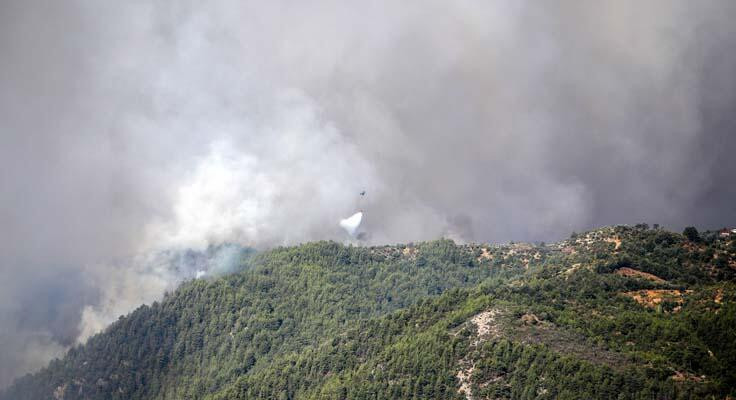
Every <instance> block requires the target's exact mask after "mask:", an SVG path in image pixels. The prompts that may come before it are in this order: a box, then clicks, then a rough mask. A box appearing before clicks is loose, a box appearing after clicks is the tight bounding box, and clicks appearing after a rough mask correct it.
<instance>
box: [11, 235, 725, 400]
mask: <svg viewBox="0 0 736 400" xmlns="http://www.w3.org/2000/svg"><path fill="white" fill-rule="evenodd" d="M241 264H242V265H241V267H240V270H239V271H238V272H236V273H233V274H230V275H227V276H224V277H221V278H218V279H214V280H194V281H190V282H187V283H185V284H184V285H182V286H181V287H180V288H179V289H178V290H176V291H175V292H174V293H172V294H169V295H167V296H166V297H165V298H164V299H163V300H162V301H161V302H157V303H154V304H153V305H151V306H141V307H140V308H138V309H137V310H135V311H134V312H132V313H131V314H129V315H128V316H125V317H121V318H120V320H118V321H117V322H115V323H114V324H112V325H111V326H110V327H109V328H107V329H106V330H105V332H103V333H101V334H98V335H96V336H94V337H92V338H91V339H90V340H89V341H88V342H87V343H86V344H85V345H84V346H79V347H77V348H74V349H72V350H71V351H70V352H69V353H68V354H67V355H66V357H64V358H63V359H61V360H56V361H53V362H52V363H51V364H50V365H49V366H48V367H47V368H45V369H44V370H42V371H40V372H38V373H36V374H33V375H29V376H26V377H24V378H22V379H19V380H18V381H17V382H16V383H15V384H14V385H13V386H11V387H10V388H9V389H8V390H7V391H6V392H5V393H4V394H3V395H0V398H1V399H49V398H52V399H186V398H191V399H196V398H208V399H250V398H263V399H302V398H311V399H374V398H416V399H426V398H446V399H464V398H466V399H484V398H524V399H526V398H616V397H618V398H647V399H649V398H704V397H709V396H714V397H715V398H724V397H726V396H729V395H730V396H734V395H736V368H735V367H736V331H735V330H734V327H735V326H736V302H735V301H736V298H735V297H736V292H735V291H734V289H736V283H735V281H734V277H735V276H736V237H734V236H729V237H722V236H719V235H717V234H715V233H709V234H704V235H702V238H691V239H687V238H685V237H683V236H682V235H679V234H675V233H671V232H667V231H664V230H661V229H649V228H648V227H647V226H644V225H638V226H636V227H608V228H601V229H598V230H594V231H591V232H587V233H585V234H580V235H573V237H571V238H570V239H569V240H566V241H563V242H560V243H555V244H552V245H530V244H509V245H477V244H476V245H456V244H455V243H453V242H451V241H448V240H440V241H434V242H427V243H421V244H416V245H398V246H382V247H346V246H342V245H339V244H336V243H332V242H318V243H310V244H305V245H301V246H298V247H292V248H279V249H275V250H272V251H268V252H264V253H261V254H258V255H256V256H253V257H248V258H244V259H243V260H242V263H241Z"/></svg>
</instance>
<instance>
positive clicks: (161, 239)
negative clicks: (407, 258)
mask: <svg viewBox="0 0 736 400" xmlns="http://www.w3.org/2000/svg"><path fill="white" fill-rule="evenodd" d="M734 17H736V3H734V2H731V1H726V0H724V1H711V2H707V3H704V2H699V3H695V2H687V1H672V0H666V1H665V0H661V1H659V0H655V1H649V2H646V3H641V2H634V1H617V2H588V1H560V2H555V3H554V4H553V3H549V4H547V3H539V2H531V1H530V2H526V1H504V0H499V1H471V0H467V1H465V0H463V1H457V2H453V3H451V4H448V3H446V2H434V1H429V2H422V4H421V5H417V4H413V5H412V4H410V3H398V2H370V3H366V2H337V1H329V0H328V1H324V2H319V3H316V4H315V3H311V4H307V3H293V2H281V1H272V2H267V3H263V2H235V1H227V0H222V1H213V2H207V3H206V4H205V3H199V2H186V1H185V2H168V1H158V2H147V1H140V2H121V3H116V4H114V5H110V4H103V3H96V2H87V1H69V2H63V3H61V2H58V3H45V4H41V3H40V2H33V1H30V2H29V1H14V0H11V1H5V2H3V3H2V5H0V51H2V54H3V57H2V58H1V59H0V88H2V90H0V227H1V228H0V254H2V260H1V262H0V273H1V274H2V276H3V278H4V279H3V281H2V283H0V327H1V328H0V387H2V386H4V385H7V384H8V383H9V382H10V380H11V379H12V378H13V377H15V376H17V375H19V374H22V373H24V372H27V371H30V370H34V369H37V368H39V367H41V366H42V365H43V364H44V363H46V362H47V361H48V360H49V359H50V358H51V357H54V356H57V355H59V354H61V353H62V352H63V351H64V349H66V348H67V347H68V346H70V345H72V344H73V343H76V342H78V341H81V340H84V338H85V337H87V336H88V335H90V334H92V333H94V332H97V331H99V330H100V329H101V328H102V327H104V326H105V325H106V324H107V323H109V321H111V320H114V319H115V318H117V316H118V315H120V314H124V313H126V312H128V311H130V310H132V309H133V308H135V307H136V306H137V305H139V304H140V303H142V302H151V301H153V300H155V299H157V298H160V296H161V295H162V293H163V292H164V291H165V290H170V289H172V288H173V287H175V286H176V284H178V283H179V282H181V281H182V280H184V279H190V278H194V277H196V276H197V273H198V271H207V273H215V272H210V271H215V270H217V268H215V267H214V265H219V264H218V263H217V262H215V261H207V262H206V263H205V264H206V265H205V264H201V265H198V264H197V263H194V264H192V263H189V264H186V265H189V267H186V268H180V267H177V265H179V264H178V263H177V262H176V260H177V258H176V257H177V256H171V255H172V254H185V253H186V252H187V249H192V251H194V252H199V254H204V256H203V257H210V258H211V259H212V260H215V259H218V256H214V255H213V253H211V252H208V251H209V250H208V249H210V248H211V246H213V245H217V244H219V243H224V242H230V243H236V244H239V245H243V246H247V247H253V248H268V247H270V246H274V245H281V244H295V243H299V242H303V241H308V240H315V239H337V240H340V239H341V238H342V237H344V232H342V231H341V230H340V228H339V226H337V225H336V224H334V221H338V220H339V219H340V218H341V216H345V215H350V214H351V213H353V212H355V210H356V209H358V208H361V209H364V210H365V211H366V212H367V214H366V215H370V218H367V219H366V221H364V226H363V227H362V229H364V230H366V231H368V232H370V233H371V235H370V238H369V239H368V242H369V243H391V242H407V241H418V240H424V239H432V238H436V237H439V236H442V235H445V236H450V237H453V238H456V239H458V240H474V241H508V240H527V241H535V240H545V241H551V240H556V239H559V238H562V237H564V236H566V235H567V234H569V233H570V232H571V231H573V230H582V229H586V228H589V227H594V226H599V225H607V224H618V223H636V222H642V221H646V222H650V223H660V224H662V225H664V226H668V227H671V228H673V229H681V228H682V227H683V226H685V225H692V224H694V225H698V226H700V227H703V228H708V227H713V228H715V227H720V226H723V225H736V208H735V207H736V185H734V184H733V183H734V175H733V171H735V170H736V156H735V154H736V139H735V138H734V136H733V132H734V129H736V124H735V123H734V117H733V116H734V115H736V76H735V75H734V74H733V71H734V70H736V57H735V56H734V55H733V51H732V49H733V48H734V45H736V32H734V31H735V30H736V25H734V24H733V23H732V21H733V20H734ZM362 190H366V191H367V194H366V196H365V198H364V199H362V200H361V201H362V204H360V206H359V207H358V204H357V201H358V199H357V193H359V192H360V191H362ZM223 254H224V253H223ZM223 258H224V259H229V260H231V261H230V262H231V263H232V257H230V258H228V257H226V256H223ZM208 260H209V258H208ZM203 263H204V261H203ZM224 264H228V262H224V263H223V265H224ZM203 265H204V266H203ZM223 270H227V267H225V268H224V269H223Z"/></svg>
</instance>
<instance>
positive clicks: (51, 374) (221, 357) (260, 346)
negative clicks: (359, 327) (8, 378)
mask: <svg viewBox="0 0 736 400" xmlns="http://www.w3.org/2000/svg"><path fill="white" fill-rule="evenodd" d="M517 270H518V271H517V272H515V271H513V268H511V267H509V268H490V267H489V261H487V260H480V261H479V260H478V259H476V258H475V257H474V254H473V253H472V252H471V251H470V250H469V249H467V248H462V247H458V246H456V245H454V244H453V243H452V242H451V241H437V242H430V243H425V244H421V245H418V246H416V247H414V246H411V247H406V246H401V247H377V248H356V247H345V246H341V245H339V244H336V243H329V242H320V243H312V244H306V245H302V246H299V247H295V248H282V249H276V250H273V251H270V252H267V253H264V254H261V255H259V256H256V257H254V258H253V259H250V261H248V264H246V265H243V266H242V271H241V272H239V273H235V274H232V275H229V276H226V277H223V278H220V279H217V280H214V281H206V280H196V281H192V282H189V283H187V284H185V285H183V286H182V287H181V288H180V289H179V290H177V291H176V292H175V293H173V294H171V295H168V296H166V298H165V299H164V300H163V301H161V302H160V303H154V304H153V305H152V306H150V307H149V306H142V307H140V308H139V309H137V310H136V311H134V312H133V313H131V314H130V315H128V316H127V317H124V318H121V319H120V320H119V321H117V322H116V323H114V324H113V325H112V326H110V327H109V328H108V329H107V330H106V331H105V332H104V333H102V334H100V335H96V336H94V337H92V338H91V339H90V340H89V341H88V342H87V344H86V345H84V346H80V347H78V348H74V349H72V350H71V351H70V352H69V354H68V355H67V356H66V357H65V358H64V359H62V360H59V361H54V362H52V363H51V365H50V366H49V367H48V368H46V369H45V370H43V371H41V372H39V373H37V374H35V375H34V376H31V377H27V378H24V379H21V380H19V381H18V383H17V384H16V385H15V386H14V387H12V388H10V389H9V390H8V391H7V394H6V396H5V397H4V398H9V399H18V398H43V399H47V398H52V397H56V398H65V399H70V398H93V399H111V398H120V399H136V398H171V399H180V398H198V397H201V396H203V395H205V394H207V393H212V392H215V391H217V390H218V389H220V388H221V387H223V385H225V384H226V383H228V382H231V381H232V380H234V379H235V378H236V377H238V376H240V375H243V374H247V373H249V371H251V370H252V369H259V368H263V367H265V366H267V365H268V364H269V363H270V360H271V359H272V358H273V357H274V356H275V355H277V354H282V353H286V352H293V351H299V350H301V349H304V348H306V347H309V346H311V345H316V344H318V343H321V342H322V341H323V340H324V339H325V338H326V337H330V336H332V335H336V334H338V333H340V332H342V331H344V330H346V329H349V328H350V327H351V326H353V325H354V324H355V322H356V321H360V320H364V319H368V318H371V317H375V316H380V315H385V314H386V313H389V312H391V311H394V310H397V309H400V308H403V307H406V306H409V305H411V304H413V303H415V302H416V301H417V300H418V299H420V298H424V297H426V296H432V295H438V294H441V293H442V292H444V291H445V290H447V289H448V288H453V287H463V286H472V285H475V284H477V283H479V282H481V281H482V280H484V279H485V278H487V277H489V276H491V275H492V274H495V273H510V274H514V273H519V271H520V269H517Z"/></svg>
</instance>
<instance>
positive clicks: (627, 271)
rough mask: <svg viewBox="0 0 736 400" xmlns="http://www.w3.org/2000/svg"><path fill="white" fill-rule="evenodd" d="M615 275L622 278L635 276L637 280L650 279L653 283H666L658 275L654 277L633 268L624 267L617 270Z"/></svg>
mask: <svg viewBox="0 0 736 400" xmlns="http://www.w3.org/2000/svg"><path fill="white" fill-rule="evenodd" d="M615 274H617V275H621V276H633V277H637V278H644V279H648V280H650V281H653V282H657V283H662V282H665V280H664V279H662V278H660V277H658V276H657V275H652V274H649V273H646V272H642V271H639V270H636V269H633V268H628V267H623V268H619V269H617V270H616V272H615Z"/></svg>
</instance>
